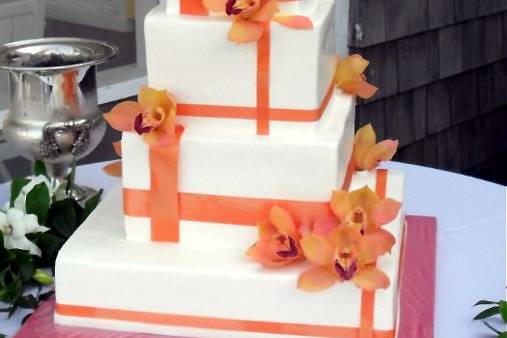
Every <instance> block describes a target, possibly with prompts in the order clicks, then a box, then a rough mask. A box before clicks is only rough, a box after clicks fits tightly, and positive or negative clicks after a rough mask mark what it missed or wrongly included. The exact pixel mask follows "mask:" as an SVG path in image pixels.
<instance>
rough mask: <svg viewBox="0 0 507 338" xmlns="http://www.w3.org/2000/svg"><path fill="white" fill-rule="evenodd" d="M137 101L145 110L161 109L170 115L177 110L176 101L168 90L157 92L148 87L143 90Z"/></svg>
mask: <svg viewBox="0 0 507 338" xmlns="http://www.w3.org/2000/svg"><path fill="white" fill-rule="evenodd" d="M137 101H138V102H139V105H140V106H141V107H142V108H143V109H144V110H150V109H156V108H158V107H160V108H162V109H163V110H164V112H165V113H166V114H168V113H169V112H171V111H172V110H175V109H176V101H175V100H174V98H173V97H172V96H171V95H170V94H169V93H168V92H167V91H166V90H156V89H154V88H151V87H148V86H144V87H143V88H141V90H140V91H139V95H138V98H137Z"/></svg>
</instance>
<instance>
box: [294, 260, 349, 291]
mask: <svg viewBox="0 0 507 338" xmlns="http://www.w3.org/2000/svg"><path fill="white" fill-rule="evenodd" d="M336 282H339V279H338V277H337V276H336V275H335V274H334V273H332V272H331V271H329V269H327V268H324V267H321V266H314V267H311V268H309V269H308V270H306V271H303V273H302V274H300V275H299V278H298V289H301V290H305V291H309V292H317V291H322V290H325V289H328V288H330V287H331V286H333V284H334V283H336Z"/></svg>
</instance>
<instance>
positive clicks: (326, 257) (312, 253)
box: [301, 235, 334, 266]
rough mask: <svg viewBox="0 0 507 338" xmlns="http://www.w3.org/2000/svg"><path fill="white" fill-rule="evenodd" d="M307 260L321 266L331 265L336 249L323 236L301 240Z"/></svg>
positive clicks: (312, 236) (311, 236)
mask: <svg viewBox="0 0 507 338" xmlns="http://www.w3.org/2000/svg"><path fill="white" fill-rule="evenodd" d="M301 248H302V249H303V253H304V254H305V257H306V259H307V260H308V261H309V262H310V263H312V264H314V265H319V266H324V265H329V264H330V262H331V261H332V260H333V253H334V247H333V246H332V245H331V244H330V243H329V242H328V240H327V239H326V238H324V237H322V236H318V235H310V236H308V237H305V238H303V239H302V240H301Z"/></svg>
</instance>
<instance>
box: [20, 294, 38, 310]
mask: <svg viewBox="0 0 507 338" xmlns="http://www.w3.org/2000/svg"><path fill="white" fill-rule="evenodd" d="M16 305H17V306H19V307H20V308H22V309H32V310H35V309H36V308H37V307H38V306H39V302H38V301H37V299H36V298H35V297H34V296H33V295H30V294H29V295H26V296H23V297H20V298H19V299H18V300H17V302H16Z"/></svg>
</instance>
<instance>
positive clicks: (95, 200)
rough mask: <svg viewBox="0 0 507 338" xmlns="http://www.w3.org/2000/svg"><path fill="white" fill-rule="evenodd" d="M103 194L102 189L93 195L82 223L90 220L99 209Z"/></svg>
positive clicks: (85, 210) (86, 207) (85, 208)
mask: <svg viewBox="0 0 507 338" xmlns="http://www.w3.org/2000/svg"><path fill="white" fill-rule="evenodd" d="M102 193H103V190H102V189H100V190H99V191H98V192H97V193H96V194H95V195H93V196H92V197H90V198H89V199H88V200H87V201H86V203H85V207H84V211H83V215H82V218H81V223H83V222H84V221H85V220H86V219H87V218H88V216H90V214H91V213H92V211H93V210H95V208H96V207H97V205H98V204H99V202H100V200H101V198H102Z"/></svg>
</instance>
